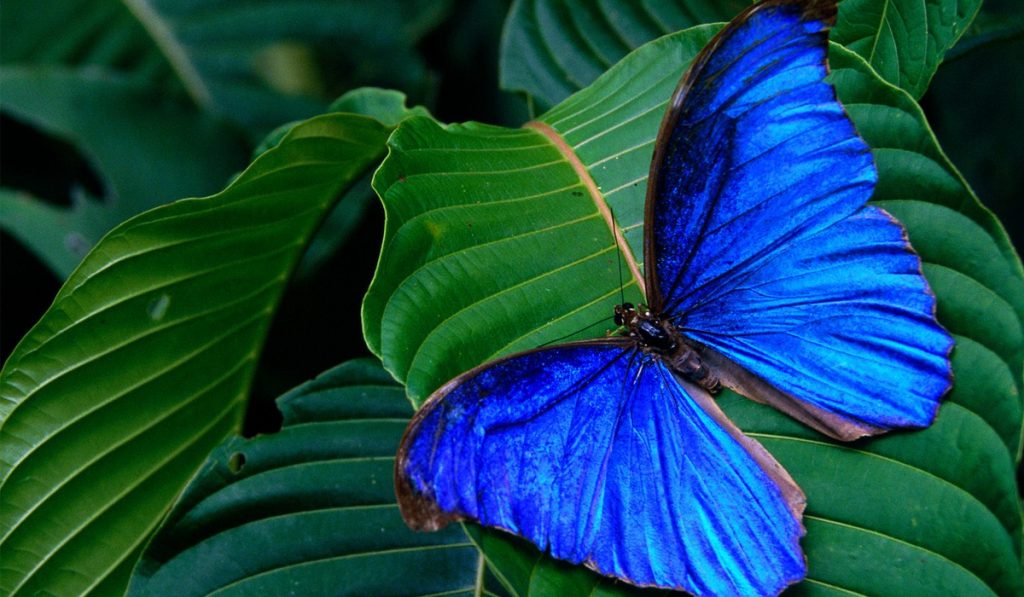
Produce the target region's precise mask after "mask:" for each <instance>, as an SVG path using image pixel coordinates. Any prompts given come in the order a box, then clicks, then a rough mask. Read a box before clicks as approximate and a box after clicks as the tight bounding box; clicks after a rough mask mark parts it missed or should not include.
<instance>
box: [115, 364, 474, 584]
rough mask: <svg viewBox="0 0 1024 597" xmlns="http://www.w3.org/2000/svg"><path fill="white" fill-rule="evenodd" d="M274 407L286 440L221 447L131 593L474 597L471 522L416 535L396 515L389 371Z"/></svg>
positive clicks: (397, 393) (338, 377)
mask: <svg viewBox="0 0 1024 597" xmlns="http://www.w3.org/2000/svg"><path fill="white" fill-rule="evenodd" d="M278 407H279V408H280V409H281V411H282V413H283V414H284V425H283V427H282V429H281V431H280V432H278V433H275V434H271V435H264V436H260V437H257V438H255V439H251V440H246V439H243V438H241V437H237V436H236V437H233V438H231V439H229V440H228V441H226V442H225V443H223V444H221V445H220V446H218V447H216V448H215V449H214V450H213V452H212V453H211V455H210V457H209V458H208V459H207V461H206V463H205V464H204V465H203V466H202V468H201V469H200V471H199V473H198V474H197V475H196V477H195V478H193V479H192V481H191V482H190V483H189V486H188V487H187V488H186V489H185V492H184V493H183V494H182V496H181V498H180V499H179V501H178V503H177V505H175V507H174V509H173V510H172V511H171V513H170V515H169V516H168V518H167V519H166V520H165V521H164V523H163V525H162V527H161V529H160V531H159V532H158V533H157V534H156V536H155V537H154V538H153V541H152V542H151V543H150V545H149V546H148V547H147V548H146V551H145V553H144V554H143V557H142V559H141V560H140V561H139V565H138V567H137V568H136V571H135V573H134V575H133V577H132V582H131V585H130V590H129V594H130V595H181V596H184V595H208V594H211V593H220V594H224V593H229V592H230V593H233V594H252V595H254V594H264V595H284V594H298V595H327V594H333V595H427V594H444V595H467V596H470V595H474V594H475V593H474V591H475V590H476V585H477V584H478V583H479V582H481V580H482V577H481V575H480V572H481V571H480V570H478V568H479V567H480V566H482V562H481V561H480V554H479V552H478V551H477V550H476V548H475V547H474V546H473V544H472V543H470V542H469V540H468V539H467V538H466V535H465V533H463V532H462V529H461V527H459V525H452V526H449V527H448V528H446V529H445V530H443V531H441V532H438V533H415V532H413V531H410V530H409V529H408V528H407V527H406V526H405V523H404V522H403V521H402V517H401V515H400V514H399V512H398V506H397V504H396V503H395V493H394V487H393V485H392V476H393V469H394V462H395V459H394V455H395V452H396V451H397V449H398V442H399V439H400V438H401V436H402V431H403V430H404V429H405V426H406V425H407V424H408V422H409V416H410V415H411V414H412V412H411V409H410V408H409V403H408V401H407V400H406V399H405V393H404V392H403V391H402V388H401V386H399V385H397V384H396V383H395V382H394V380H393V379H392V378H391V376H390V375H388V374H387V373H386V372H385V371H384V370H383V369H381V368H380V365H379V364H376V363H373V362H372V361H369V360H366V361H350V362H348V363H345V364H343V365H340V366H338V367H335V368H334V369H331V370H329V371H327V372H325V373H323V374H322V375H320V376H319V377H317V378H316V379H315V380H312V381H309V382H307V383H305V384H303V385H301V386H299V387H297V388H295V389H294V390H292V391H290V392H288V393H287V394H285V395H284V396H282V397H280V398H279V399H278ZM476 594H479V593H476Z"/></svg>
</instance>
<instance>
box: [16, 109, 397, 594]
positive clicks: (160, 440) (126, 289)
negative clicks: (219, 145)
mask: <svg viewBox="0 0 1024 597" xmlns="http://www.w3.org/2000/svg"><path fill="white" fill-rule="evenodd" d="M389 132H390V128H388V127H386V126H384V125H382V124H380V123H378V122H377V121H376V120H373V119H371V118H367V117H364V116H357V115H351V114H330V115H325V116H320V117H317V118H313V119H310V120H309V121H307V122H305V123H302V124H301V125H298V126H296V127H295V128H293V129H292V130H291V132H290V133H289V134H288V135H287V136H286V137H285V138H284V139H283V140H282V141H281V143H280V144H279V145H277V146H276V147H274V148H273V149H271V150H268V151H267V152H266V153H264V154H263V155H261V156H260V157H259V158H258V159H257V160H256V161H255V162H254V163H253V164H252V165H251V166H250V167H249V168H248V169H247V170H246V171H245V172H243V173H242V174H241V175H240V176H239V177H238V178H237V179H236V180H235V181H234V182H233V183H232V184H231V185H230V186H228V188H227V189H225V190H224V191H223V192H221V193H219V194H217V195H214V196H212V197H208V198H205V199H185V200H181V201H177V202H175V203H171V204H169V205H165V206H162V207H158V208H156V209H153V210H150V211H148V212H145V213H143V214H141V215H139V216H136V217H134V218H132V219H130V220H128V221H127V222H125V223H124V224H122V225H120V226H118V227H117V228H115V229H114V230H113V231H111V232H110V233H109V234H107V235H106V236H105V237H104V238H103V239H102V240H101V241H100V242H99V243H98V244H97V245H96V247H95V248H94V249H93V250H92V252H91V253H90V254H89V255H88V256H87V257H86V258H85V260H84V261H83V263H82V265H81V266H79V268H78V269H77V270H75V272H74V273H73V274H72V275H71V277H70V278H69V279H68V280H67V282H66V283H65V284H64V287H63V288H62V289H61V291H60V292H59V293H58V295H57V297H56V299H55V301H54V304H53V305H52V306H51V307H50V309H49V310H48V311H47V312H46V314H45V315H44V316H43V318H42V319H41V320H40V321H39V323H38V324H36V326H35V327H34V328H33V329H32V330H31V331H30V332H29V333H28V334H27V335H26V336H25V338H23V339H22V341H21V343H20V344H19V345H18V346H17V348H16V349H15V350H14V353H13V354H12V355H11V357H10V358H9V359H8V361H7V363H6V364H5V366H4V369H3V371H2V372H0V418H2V420H3V426H2V428H0V551H2V552H3V554H4V557H3V562H2V566H3V574H2V575H0V592H2V593H4V594H6V595H29V594H36V593H41V592H45V593H51V594H76V595H77V594H86V593H89V592H96V593H116V592H119V591H121V590H123V588H124V586H125V583H126V582H127V580H128V574H129V572H130V571H131V568H132V566H133V565H134V562H135V559H136V557H137V556H138V554H139V552H140V551H141V549H142V547H143V546H144V544H145V541H146V538H147V537H148V536H149V534H150V533H151V532H152V531H153V529H154V528H155V527H156V525H157V523H158V522H159V521H160V519H161V518H162V517H163V516H164V514H165V513H166V509H167V508H168V507H169V506H170V504H171V502H172V501H173V499H174V497H175V496H176V495H177V494H178V492H179V491H180V490H181V488H182V487H183V486H184V485H185V483H186V482H187V480H188V479H189V478H190V477H191V476H192V473H193V472H194V471H195V470H196V468H197V467H198V466H199V465H200V464H201V463H202V461H203V460H204V459H205V458H206V455H207V454H208V453H209V450H210V449H211V448H212V447H213V446H215V445H217V444H218V443H219V442H220V441H221V440H222V439H223V438H225V437H227V436H228V435H230V434H232V433H235V432H237V431H238V427H239V425H240V421H241V417H242V414H243V411H244V406H245V398H246V395H247V393H248V388H249V384H250V382H251V378H252V374H253V369H254V367H255V364H256V359H257V357H258V355H259V352H260V348H261V346H262V343H263V339H264V337H265V335H266V330H267V327H268V325H269V321H270V317H271V316H272V314H273V313H274V310H275V308H276V306H277V304H278V299H279V298H280V295H281V291H282V289H283V287H284V284H285V282H286V281H287V279H288V277H289V275H290V273H291V271H292V269H293V268H294V267H295V264H296V262H297V261H298V258H299V256H300V255H301V253H302V249H303V247H304V246H305V244H306V243H307V241H308V240H309V237H310V235H311V234H312V233H313V231H314V230H315V228H316V226H317V224H318V223H319V222H320V220H321V219H322V218H323V217H324V214H325V213H326V211H327V210H328V209H329V208H330V206H331V205H332V204H333V203H334V201H335V200H336V198H337V197H338V196H339V194H340V193H341V192H342V191H343V190H344V189H345V188H346V187H347V186H349V185H350V184H351V183H352V182H353V181H355V180H357V179H358V178H359V176H360V175H361V174H362V173H363V172H365V171H366V169H367V168H370V167H372V166H373V165H374V164H375V163H376V162H377V160H379V158H380V156H381V154H382V153H383V151H384V141H385V139H386V137H387V135H388V134H389Z"/></svg>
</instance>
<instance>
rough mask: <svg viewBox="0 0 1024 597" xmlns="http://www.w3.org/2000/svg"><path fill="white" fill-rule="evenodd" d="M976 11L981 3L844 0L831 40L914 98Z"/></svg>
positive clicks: (972, 0)
mask: <svg viewBox="0 0 1024 597" xmlns="http://www.w3.org/2000/svg"><path fill="white" fill-rule="evenodd" d="M980 7H981V0H925V1H924V2H920V1H916V0H914V1H912V0H882V1H879V0H844V1H843V2H842V3H841V4H840V10H839V20H838V22H837V23H836V27H835V29H834V30H833V33H832V40H833V41H835V42H836V43H840V44H843V45H844V46H846V47H848V48H849V49H851V50H853V51H854V52H856V53H858V54H860V56H861V57H863V58H864V59H865V60H867V62H868V64H870V65H871V67H872V68H873V69H874V70H875V72H877V73H878V74H879V75H880V76H881V77H882V78H883V79H885V80H886V81H888V82H890V83H892V84H893V85H896V86H897V87H900V88H902V89H905V90H907V91H908V92H909V93H910V94H911V95H912V96H914V97H915V98H919V97H921V96H922V95H924V92H925V91H926V90H927V89H928V83H929V82H930V81H931V80H932V76H933V75H934V74H935V70H936V69H937V68H938V67H939V64H940V63H941V62H942V59H943V57H945V55H946V51H947V50H949V49H950V48H952V47H953V45H954V44H956V42H957V41H958V40H959V39H960V36H962V35H963V34H964V32H965V31H966V30H967V28H968V27H969V26H970V24H971V21H972V20H974V17H975V15H977V14H978V9H979V8H980Z"/></svg>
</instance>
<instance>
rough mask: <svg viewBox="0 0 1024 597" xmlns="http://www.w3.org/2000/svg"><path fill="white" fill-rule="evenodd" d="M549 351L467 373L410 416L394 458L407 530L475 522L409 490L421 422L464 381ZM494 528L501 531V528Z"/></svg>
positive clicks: (605, 341)
mask: <svg viewBox="0 0 1024 597" xmlns="http://www.w3.org/2000/svg"><path fill="white" fill-rule="evenodd" d="M569 346H618V347H621V348H622V349H623V350H627V349H629V348H631V347H633V346H635V343H634V342H633V341H632V340H630V339H629V338H625V337H610V338H600V339H596V340H580V341H577V342H566V343H563V344H559V345H558V347H559V348H563V347H569ZM549 348H551V347H549V346H545V347H540V348H534V349H530V350H525V351H522V352H517V353H514V354H510V355H507V356H504V357H501V358H498V359H495V360H493V361H487V362H485V363H483V364H481V365H478V366H476V367H474V368H472V369H470V370H469V371H466V372H465V373H462V374H461V375H458V376H456V377H454V378H452V379H451V380H450V381H449V382H448V383H446V384H444V385H443V386H441V387H440V388H438V389H437V390H435V391H434V393H433V394H431V395H430V396H429V397H428V398H427V399H426V400H425V401H424V402H423V405H422V406H421V407H420V408H419V410H417V411H416V414H415V415H413V418H412V420H411V421H409V425H408V426H407V427H406V428H405V432H404V433H403V434H402V440H401V442H400V444H399V446H398V453H397V454H396V456H395V472H394V476H395V496H396V497H397V498H398V509H399V511H400V512H401V514H402V518H403V519H404V520H405V523H406V525H408V526H409V528H411V529H413V530H416V531H426V532H432V531H438V530H440V529H443V528H444V527H446V526H448V525H449V524H450V523H452V522H458V521H462V520H467V521H472V522H476V519H475V518H473V517H471V516H468V515H467V514H465V513H463V512H446V511H444V510H442V509H441V507H440V506H439V505H438V503H437V501H436V500H435V499H434V497H433V496H431V495H427V494H425V493H422V492H419V491H417V490H416V489H415V488H414V487H413V486H412V482H411V481H410V479H409V476H408V475H407V474H406V473H405V470H406V465H407V464H408V462H409V453H408V450H409V444H410V443H411V441H412V438H413V437H415V435H416V434H417V433H418V431H419V427H420V424H421V423H422V422H423V420H424V419H426V418H427V416H428V415H430V414H431V412H433V410H434V409H435V408H437V407H438V406H439V405H441V403H442V402H443V401H444V399H445V397H447V396H448V394H450V393H451V392H452V390H454V389H455V388H457V387H458V386H459V385H461V384H462V383H463V382H464V381H466V380H467V379H469V378H471V377H474V376H476V375H477V374H478V373H480V372H481V371H483V370H484V369H487V368H489V367H492V366H494V365H497V364H499V363H503V362H505V361H510V360H513V359H517V358H519V357H522V356H524V355H527V354H530V353H534V352H538V351H542V350H547V349H549ZM493 528H499V529H500V527H493ZM500 530H504V531H506V532H509V533H513V534H515V532H514V531H512V530H510V529H500Z"/></svg>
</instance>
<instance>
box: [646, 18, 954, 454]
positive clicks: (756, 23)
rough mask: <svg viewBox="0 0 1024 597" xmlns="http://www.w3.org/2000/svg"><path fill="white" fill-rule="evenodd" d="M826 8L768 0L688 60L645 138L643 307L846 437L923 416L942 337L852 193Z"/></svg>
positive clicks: (748, 381) (900, 244) (783, 404)
mask: <svg viewBox="0 0 1024 597" xmlns="http://www.w3.org/2000/svg"><path fill="white" fill-rule="evenodd" d="M834 15H835V3H834V2H832V1H826V0H803V1H801V0H770V1H768V2H764V3H761V4H759V5H756V6H754V7H752V8H751V9H748V11H747V12H746V13H745V16H744V17H742V18H739V19H736V20H734V21H733V22H732V23H730V25H729V26H727V27H726V29H725V30H723V32H722V33H721V34H720V35H719V36H718V37H717V38H716V39H715V40H713V41H712V43H711V44H709V47H708V48H706V49H705V50H704V51H703V52H702V53H701V55H700V56H698V58H697V59H696V60H695V61H694V65H693V66H692V67H691V69H690V71H689V72H688V74H687V76H686V77H684V80H683V82H682V83H681V84H680V88H679V90H678V91H677V92H676V96H675V97H674V98H673V104H672V108H671V109H670V110H669V112H668V113H667V114H666V117H665V121H664V122H663V123H662V129H661V132H660V133H659V142H658V143H657V145H656V147H657V149H656V150H655V157H654V162H653V164H652V168H651V181H652V182H651V186H650V188H649V191H648V199H647V207H646V209H647V223H648V228H649V230H648V236H647V238H646V244H645V263H646V264H647V267H646V270H647V291H648V298H649V301H650V303H651V306H652V308H653V309H654V310H655V311H657V312H660V313H661V314H662V315H663V316H666V317H668V318H669V319H671V320H672V321H673V322H674V323H675V325H676V327H677V328H678V329H679V330H680V331H681V332H682V333H683V334H684V335H685V336H687V337H689V338H691V339H694V340H697V341H698V342H699V343H701V344H703V345H704V347H703V348H702V350H704V351H705V353H706V357H707V358H706V360H708V361H710V362H711V364H712V365H713V368H715V369H717V370H718V372H719V374H720V375H721V377H722V378H723V382H724V383H726V384H727V385H730V386H731V387H733V388H735V389H738V390H739V391H741V392H743V393H745V394H746V395H748V396H749V397H751V398H755V399H758V400H762V401H765V402H769V403H771V404H774V405H776V406H777V407H779V408H781V409H782V410H784V411H785V412H788V413H790V414H792V415H794V416H796V417H797V418H799V419H800V420H802V421H804V422H805V423H808V424H810V425H812V426H814V427H815V428H817V429H818V430H820V431H822V432H824V433H827V434H829V435H832V436H834V437H838V438H841V439H852V438H855V437H859V436H861V435H866V434H873V433H879V432H882V431H885V430H887V429H890V428H893V427H902V426H923V425H927V424H929V423H930V422H931V420H932V418H933V416H934V413H935V411H936V409H937V408H938V401H939V399H940V398H941V396H942V395H943V394H944V393H945V391H946V390H947V389H948V387H949V385H950V381H951V380H950V373H949V361H948V353H949V350H950V347H951V346H952V340H951V339H950V337H949V335H948V334H946V332H945V331H944V330H942V328H941V327H939V325H938V324H937V323H936V322H935V318H934V311H935V300H934V297H933V296H932V295H931V292H930V290H929V289H928V286H927V283H926V282H925V280H924V278H923V276H922V275H921V268H920V260H919V259H918V257H917V256H916V255H915V254H914V253H913V251H912V249H911V248H910V246H909V244H908V243H907V240H906V237H905V233H904V231H903V228H902V226H901V225H900V224H899V223H898V222H896V221H895V220H894V219H892V218H890V217H888V216H887V215H886V214H884V212H882V211H881V210H878V209H874V208H865V207H864V205H865V203H866V202H867V200H868V199H869V198H870V196H871V193H872V192H873V190H874V185H875V182H876V180H877V172H876V170H875V166H874V163H873V161H872V158H871V152H870V149H869V148H868V146H867V145H866V144H865V143H864V141H863V140H862V139H861V138H860V137H859V136H858V135H857V133H856V131H855V130H854V127H853V124H852V123H851V122H850V119H849V117H848V116H847V115H846V113H845V111H844V110H843V107H842V106H841V105H840V104H839V102H838V100H837V99H836V96H835V91H834V90H833V88H832V87H831V85H829V84H827V83H826V82H825V81H824V79H825V76H826V75H827V66H826V52H827V32H828V27H829V25H830V23H831V21H832V20H833V19H834ZM723 356H724V357H725V358H723ZM730 361H731V362H730ZM736 365H738V367H737V366H736Z"/></svg>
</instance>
